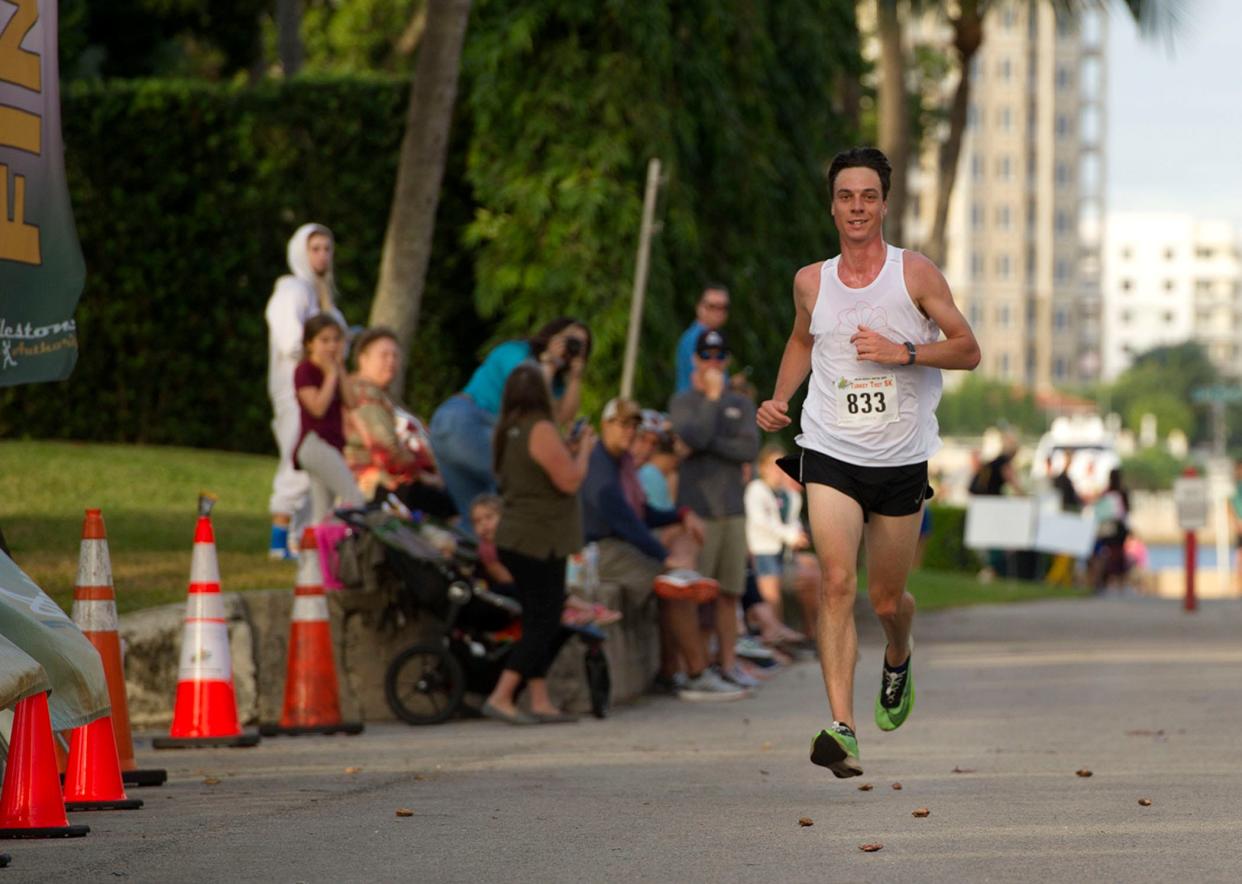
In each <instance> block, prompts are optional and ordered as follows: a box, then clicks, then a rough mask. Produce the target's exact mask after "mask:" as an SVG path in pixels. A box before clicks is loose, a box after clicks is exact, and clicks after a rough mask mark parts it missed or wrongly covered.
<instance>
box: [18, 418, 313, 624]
mask: <svg viewBox="0 0 1242 884" xmlns="http://www.w3.org/2000/svg"><path fill="white" fill-rule="evenodd" d="M275 470H276V458H275V457H274V456H273V457H261V456H257V455H252V454H232V453H227V452H221V451H203V450H197V449H189V448H159V447H144V446H137V445H99V444H78V443H73V442H26V441H20V442H0V528H2V529H3V531H4V536H5V539H6V540H7V541H8V544H9V548H10V549H11V550H12V551H13V558H14V560H15V561H16V562H17V563H18V565H20V566H21V567H22V569H23V570H24V571H25V572H26V573H27V574H29V575H30V576H31V578H33V579H34V581H35V582H36V583H38V584H39V585H40V586H41V587H43V589H44V590H45V591H46V592H47V593H48V594H49V595H51V596H52V598H54V599H55V600H56V601H57V602H58V603H60V605H61V606H62V607H64V608H65V609H66V610H68V608H69V606H70V604H71V603H72V601H73V584H74V581H75V580H76V579H77V573H78V546H79V543H80V541H81V537H82V517H83V514H84V511H85V509H86V507H99V508H101V509H102V510H103V516H104V524H105V525H106V527H107V530H108V549H109V552H110V553H111V554H112V577H113V583H114V585H115V586H116V593H117V608H118V609H119V610H120V611H121V612H122V613H124V612H125V611H132V610H135V609H137V608H146V607H150V606H152V605H161V604H164V603H166V602H175V601H182V600H184V599H185V593H186V584H187V582H188V580H189V577H190V550H191V547H192V545H193V542H194V525H195V522H196V520H197V503H198V493H199V491H200V490H202V491H211V492H213V493H214V494H216V495H218V496H219V498H220V499H219V501H218V502H217V503H216V507H215V510H214V511H213V512H212V525H213V527H214V528H215V534H216V547H217V552H218V554H219V558H220V582H221V584H222V586H223V588H224V590H225V591H226V592H227V591H229V590H245V589H272V588H275V587H286V586H288V587H291V586H292V585H293V579H294V564H293V563H292V562H273V561H270V560H269V559H268V558H267V540H268V531H269V525H270V521H269V517H268V513H267V500H268V495H269V494H270V493H271V484H272V474H273V473H274V472H275Z"/></svg>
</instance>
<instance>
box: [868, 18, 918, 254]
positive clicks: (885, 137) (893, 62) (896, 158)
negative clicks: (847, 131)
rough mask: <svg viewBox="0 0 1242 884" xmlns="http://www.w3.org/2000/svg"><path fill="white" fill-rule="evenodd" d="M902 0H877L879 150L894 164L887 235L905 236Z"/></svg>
mask: <svg viewBox="0 0 1242 884" xmlns="http://www.w3.org/2000/svg"><path fill="white" fill-rule="evenodd" d="M899 3H900V0H875V7H876V8H875V17H876V31H877V36H878V37H879V43H880V84H879V93H878V95H877V99H878V104H879V117H880V119H879V130H880V131H879V138H880V150H882V151H884V153H885V154H886V155H887V156H888V161H889V162H890V163H891V164H892V166H893V180H892V185H891V186H890V187H889V192H888V214H887V215H886V216H885V220H884V232H885V238H886V239H887V240H888V241H889V242H892V243H901V242H903V241H904V240H905V216H906V178H907V177H908V173H909V170H910V114H909V113H908V111H907V107H906V53H905V47H904V46H903V45H902V44H903V43H904V41H903V40H902V25H901V18H900V10H899V9H898V6H899Z"/></svg>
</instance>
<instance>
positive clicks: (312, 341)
mask: <svg viewBox="0 0 1242 884" xmlns="http://www.w3.org/2000/svg"><path fill="white" fill-rule="evenodd" d="M344 342H345V333H344V331H343V330H342V329H341V327H340V325H339V324H337V322H336V320H335V319H333V318H332V317H331V316H329V315H327V314H324V313H321V314H319V315H318V316H313V317H311V318H310V319H308V320H307V321H306V325H305V328H304V331H303V334H302V343H303V345H304V347H305V350H306V358H304V359H303V360H302V361H301V362H299V363H298V365H297V368H295V369H294V370H293V388H294V390H296V391H297V395H298V410H299V411H300V413H301V430H300V433H299V436H298V444H297V446H296V447H295V448H294V449H293V463H294V465H295V466H297V467H298V468H299V469H302V470H305V471H306V473H307V474H308V475H309V476H310V480H311V521H312V522H320V521H322V520H323V518H324V517H325V516H326V515H328V514H329V513H330V512H331V509H332V505H333V501H334V500H336V499H339V500H340V501H341V503H342V504H344V505H345V506H362V504H363V502H364V501H363V497H362V492H361V491H359V490H358V486H357V485H356V484H355V483H354V476H353V473H352V472H351V471H350V469H349V466H348V465H347V464H346V463H345V456H344V454H343V453H342V449H344V447H345V426H344V421H343V418H342V415H341V398H342V395H343V391H344V390H345V388H346V385H345V384H342V383H341V381H342V379H343V377H344V374H345V367H344V349H345V348H344ZM346 404H348V403H346Z"/></svg>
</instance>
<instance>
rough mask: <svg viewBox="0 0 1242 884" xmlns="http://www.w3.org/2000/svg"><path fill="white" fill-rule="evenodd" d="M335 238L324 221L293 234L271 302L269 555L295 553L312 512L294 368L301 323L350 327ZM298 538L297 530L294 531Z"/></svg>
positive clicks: (299, 351) (299, 355)
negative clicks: (299, 455)
mask: <svg viewBox="0 0 1242 884" xmlns="http://www.w3.org/2000/svg"><path fill="white" fill-rule="evenodd" d="M333 251H334V242H333V238H332V231H331V230H329V229H328V228H326V227H324V226H323V225H322V224H303V225H302V226H301V227H299V228H298V229H297V230H296V231H295V232H294V234H293V236H292V238H290V240H289V247H288V250H287V256H288V261H289V270H290V271H291V272H290V273H289V274H288V275H286V276H282V277H280V278H279V279H278V280H276V288H275V290H274V291H273V292H272V296H271V298H269V299H268V302H267V310H266V312H265V314H264V315H265V316H266V318H267V330H268V338H267V340H268V346H267V351H268V373H267V392H268V395H269V396H270V397H271V400H272V411H273V413H274V417H273V418H272V433H273V434H274V435H275V436H276V446H277V448H279V450H280V465H279V466H278V467H277V468H276V476H275V478H274V479H273V480H272V497H271V500H270V502H269V505H268V508H269V510H270V512H271V514H272V534H271V541H270V543H269V545H268V555H270V556H271V557H272V558H274V559H282V558H290V557H291V553H290V551H289V537H290V531H291V527H294V526H293V525H292V524H291V523H294V522H295V521H296V522H297V523H299V525H298V526H297V527H300V523H301V522H302V521H304V520H305V518H306V517H307V515H308V503H309V497H308V494H309V490H310V480H309V478H308V477H307V475H306V473H304V472H302V471H301V470H299V469H297V468H295V467H294V465H293V448H294V446H295V445H297V442H298V431H299V425H300V424H299V416H298V398H297V394H296V393H295V392H294V389H293V370H294V368H295V367H296V366H297V364H298V362H299V361H300V360H301V359H302V357H303V349H302V327H303V325H305V323H306V320H308V319H310V318H311V317H312V316H316V315H318V314H320V313H326V314H329V315H330V316H332V317H333V318H334V319H335V320H336V321H337V322H338V323H339V324H340V326H341V328H348V326H347V325H346V324H345V317H344V316H342V315H341V311H340V310H339V309H337V306H336V302H335V298H336V284H335V281H334V279H333V275H332V257H333ZM293 536H294V538H295V539H296V538H297V536H298V535H297V531H296V530H294V531H293Z"/></svg>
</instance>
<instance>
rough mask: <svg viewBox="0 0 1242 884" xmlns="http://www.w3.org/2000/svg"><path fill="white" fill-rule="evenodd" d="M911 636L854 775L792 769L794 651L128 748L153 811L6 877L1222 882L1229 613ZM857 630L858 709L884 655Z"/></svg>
mask: <svg viewBox="0 0 1242 884" xmlns="http://www.w3.org/2000/svg"><path fill="white" fill-rule="evenodd" d="M916 629H917V632H916V634H917V636H918V652H917V657H916V658H915V667H916V670H915V671H916V681H917V685H918V694H917V696H918V700H917V704H916V707H915V711H914V713H913V715H912V716H911V718H910V720H909V721H908V722H907V723H906V725H905V726H904V727H902V728H901V730H899V731H896V732H894V733H891V734H882V733H881V732H880V731H879V730H878V729H876V728H875V726H874V724H871V723H870V721H869V720H868V719H867V718H866V717H864V718H863V723H862V725H861V727H860V731H859V737H860V744H861V751H862V761H863V766H864V769H865V771H866V773H865V774H864V775H863V776H862V777H860V778H858V779H854V780H836V779H834V778H833V777H832V776H831V775H830V774H829V773H827V772H826V771H824V770H822V769H820V768H817V767H814V766H812V765H811V764H810V763H809V761H808V760H807V750H808V747H809V743H810V739H811V736H812V734H813V733H814V732H815V731H816V730H817V729H818V728H819V727H821V726H823V725H824V724H825V723H826V716H827V712H826V705H825V703H824V700H823V690H822V685H821V682H820V677H819V671H818V667H817V666H816V665H815V664H814V663H810V664H802V665H799V666H796V667H793V668H792V669H790V670H788V671H786V672H784V673H783V674H781V675H780V676H779V677H777V678H776V679H775V680H774V681H772V682H771V683H769V684H768V685H766V686H765V687H764V688H763V689H762V690H761V691H760V692H759V693H758V694H757V695H756V696H754V697H752V698H750V699H748V700H746V701H743V702H740V703H732V704H725V705H715V706H711V705H690V704H686V703H681V702H678V701H676V700H671V699H654V698H653V699H650V700H647V701H644V702H643V703H640V704H638V705H636V706H630V707H627V708H621V709H617V710H615V711H614V713H613V715H612V716H611V717H609V718H608V719H607V720H606V721H594V720H587V721H583V722H580V723H578V724H574V725H555V726H553V725H547V726H540V727H524V728H517V727H510V726H507V725H503V724H497V723H494V722H488V721H461V722H455V723H450V724H447V725H441V726H438V727H431V728H424V729H412V728H407V727H404V726H399V725H376V726H372V727H371V728H369V729H368V731H367V732H366V733H365V734H364V735H362V736H359V737H300V738H293V739H289V738H275V739H268V740H265V741H264V742H263V744H262V745H261V746H259V747H258V748H255V749H245V750H243V749H235V750H196V751H192V752H185V751H182V752H164V753H154V752H152V751H150V750H145V751H144V750H142V749H141V748H140V751H139V756H140V757H139V762H140V764H149V765H152V766H154V765H157V764H158V765H162V766H165V767H167V768H168V770H169V774H170V777H171V782H170V783H169V784H168V785H166V786H164V787H162V788H158V789H135V790H133V792H131V796H134V797H141V798H144V799H145V800H146V807H145V808H143V809H142V810H139V811H134V812H128V813H123V812H112V813H94V814H85V813H79V814H76V815H74V817H73V821H75V822H87V823H89V824H90V825H91V827H92V832H91V834H90V835H89V836H87V837H86V838H83V839H78V840H76V841H62V842H56V841H43V842H33V841H32V842H20V841H14V842H7V843H4V844H0V851H3V852H8V853H11V854H12V855H13V864H12V866H11V867H9V868H7V869H3V870H0V879H3V881H4V882H8V881H10V880H11V881H40V882H49V881H73V882H80V881H110V880H121V879H123V880H130V881H152V882H171V881H222V882H223V881H227V882H238V881H264V882H267V881H271V882H296V881H314V882H319V881H332V882H337V881H418V882H422V881H429V882H438V881H460V882H475V881H519V882H521V881H538V882H545V881H549V882H551V881H556V882H559V881H574V882H577V881H659V882H663V881H670V882H673V881H676V882H681V881H712V882H715V881H739V882H756V881H782V882H784V881H883V882H894V881H920V882H923V881H927V882H960V881H1051V882H1060V881H1108V882H1111V881H1126V882H1140V881H1160V882H1168V881H1170V880H1175V881H1178V882H1200V881H1221V882H1225V881H1228V882H1236V881H1238V880H1242V740H1240V739H1239V736H1238V735H1239V727H1240V725H1242V604H1238V603H1230V602H1214V603H1208V604H1205V605H1204V606H1203V607H1202V609H1201V611H1200V612H1199V613H1197V614H1194V615H1186V614H1184V613H1182V612H1181V611H1180V609H1179V608H1178V607H1177V606H1176V605H1175V604H1173V603H1169V602H1161V601H1151V600H1125V601H1122V600H1100V601H1085V602H1046V603H1038V604H1026V605H1020V606H1018V605H1015V606H1008V607H988V608H975V609H966V610H959V611H954V612H947V613H941V614H937V615H931V616H926V617H922V618H920V620H919V621H918V622H917V627H916ZM863 639H864V640H863V655H862V663H861V666H860V669H859V672H860V675H859V684H858V695H859V701H860V705H861V706H862V709H863V710H864V711H865V710H867V709H869V708H870V704H871V703H872V702H873V692H874V691H875V690H876V688H877V687H878V682H879V675H878V671H877V670H878V667H879V655H880V650H881V646H880V641H879V638H878V636H877V634H876V631H875V629H874V628H873V627H868V628H867V629H866V630H864V637H863ZM354 768H357V770H353V769H354ZM1080 769H1086V770H1090V771H1091V772H1092V776H1090V777H1082V776H1078V775H1076V771H1078V770H1080ZM862 783H869V784H871V785H872V786H873V788H872V789H871V790H869V791H862V790H860V788H859V786H860V784H862ZM895 783H900V784H901V789H900V790H897V789H895V788H894V786H893V784H895ZM1140 799H1150V801H1151V804H1150V806H1141V805H1140V803H1139V801H1140ZM398 808H408V809H410V810H412V811H413V815H412V816H409V817H398V816H397V815H396V813H395V812H396V810H397V809H398ZM918 808H926V809H928V811H929V815H928V816H926V817H922V818H920V817H915V816H913V815H912V812H913V811H914V810H916V809H918ZM803 817H806V818H809V819H810V820H812V821H813V823H814V824H813V825H811V826H801V825H799V819H800V818H803ZM864 843H879V844H882V845H883V848H882V849H881V850H879V851H877V852H874V853H864V852H862V851H861V850H860V849H859V845H861V844H864Z"/></svg>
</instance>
